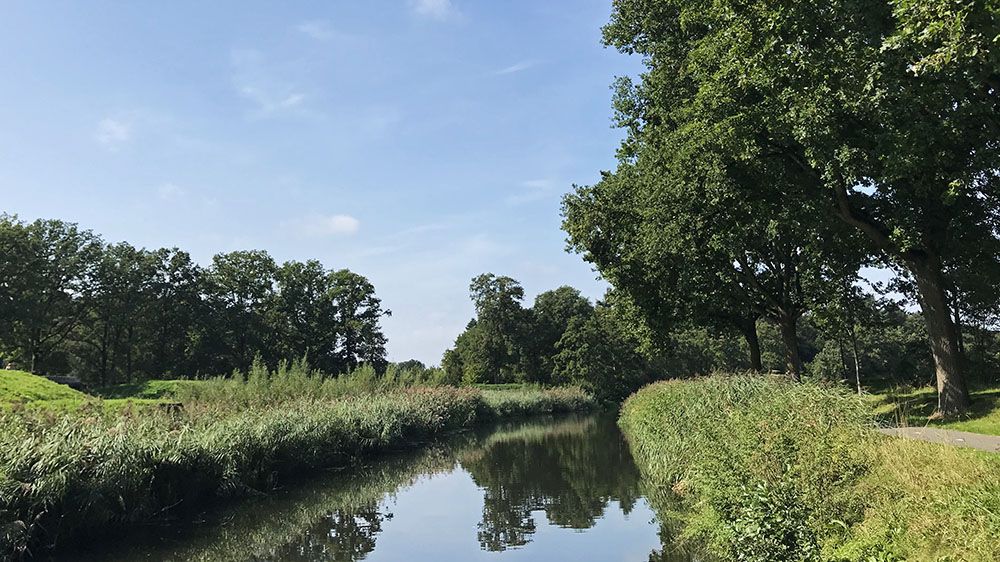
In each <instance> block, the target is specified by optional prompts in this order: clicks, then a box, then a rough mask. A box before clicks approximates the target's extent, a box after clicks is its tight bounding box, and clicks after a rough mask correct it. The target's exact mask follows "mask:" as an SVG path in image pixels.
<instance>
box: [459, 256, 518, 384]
mask: <svg viewBox="0 0 1000 562" xmlns="http://www.w3.org/2000/svg"><path fill="white" fill-rule="evenodd" d="M469 295H470V296H471V298H472V303H473V305H474V306H475V309H476V324H475V332H474V333H473V334H472V337H470V340H472V341H474V342H475V344H476V348H477V349H475V352H474V355H475V356H476V358H477V359H478V361H472V362H470V365H474V366H475V370H473V371H468V370H467V373H470V374H473V376H474V378H475V380H476V381H477V382H489V383H499V382H510V381H512V380H513V379H514V377H515V373H514V370H515V368H516V367H517V365H518V363H519V361H520V358H521V355H522V349H523V343H524V338H525V336H526V327H527V322H528V315H527V313H526V312H525V310H524V308H522V306H521V301H522V300H523V299H524V288H523V287H521V284H520V283H518V282H517V281H516V280H514V279H512V278H510V277H506V276H499V277H498V276H496V275H494V274H492V273H484V274H482V275H478V276H476V277H474V278H473V279H472V283H471V284H470V285H469ZM470 351H471V350H470Z"/></svg>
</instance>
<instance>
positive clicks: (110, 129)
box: [94, 117, 132, 150]
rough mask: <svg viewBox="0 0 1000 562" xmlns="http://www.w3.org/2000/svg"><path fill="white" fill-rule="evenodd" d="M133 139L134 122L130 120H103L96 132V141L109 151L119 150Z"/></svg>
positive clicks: (109, 118)
mask: <svg viewBox="0 0 1000 562" xmlns="http://www.w3.org/2000/svg"><path fill="white" fill-rule="evenodd" d="M131 139H132V122H131V121H130V120H124V119H115V118H111V117H108V118H105V119H101V121H100V122H99V123H98V124H97V130H96V131H95V132H94V140H96V141H97V142H98V143H100V144H101V145H103V146H104V147H105V148H107V149H109V150H117V149H118V148H119V147H120V146H121V145H123V144H125V143H126V142H128V141H129V140H131Z"/></svg>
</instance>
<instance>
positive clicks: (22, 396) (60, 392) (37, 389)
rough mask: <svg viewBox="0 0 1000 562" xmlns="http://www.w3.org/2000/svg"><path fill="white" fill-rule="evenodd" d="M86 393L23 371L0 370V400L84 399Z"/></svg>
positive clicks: (9, 401)
mask: <svg viewBox="0 0 1000 562" xmlns="http://www.w3.org/2000/svg"><path fill="white" fill-rule="evenodd" d="M86 398H87V395H86V394H84V393H82V392H80V391H78V390H73V389H72V388H70V387H68V386H66V385H64V384H57V383H54V382H52V381H50V380H49V379H47V378H45V377H39V376H35V375H32V374H31V373H26V372H24V371H0V402H6V403H11V402H35V401H38V400H84V399H86Z"/></svg>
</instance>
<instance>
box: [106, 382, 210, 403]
mask: <svg viewBox="0 0 1000 562" xmlns="http://www.w3.org/2000/svg"><path fill="white" fill-rule="evenodd" d="M199 384H201V381H192V380H164V381H160V380H153V381H145V382H138V383H132V384H118V385H113V386H105V387H101V388H98V389H96V390H94V392H93V394H94V395H95V396H99V397H101V398H106V399H122V398H139V399H144V400H172V399H175V398H177V396H178V394H180V393H181V392H183V391H184V390H186V389H188V388H191V387H195V386H198V385H199Z"/></svg>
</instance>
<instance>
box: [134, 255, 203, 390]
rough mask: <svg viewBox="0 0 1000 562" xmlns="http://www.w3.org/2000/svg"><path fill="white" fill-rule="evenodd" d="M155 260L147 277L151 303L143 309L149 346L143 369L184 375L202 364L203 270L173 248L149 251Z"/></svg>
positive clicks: (159, 374) (157, 374)
mask: <svg viewBox="0 0 1000 562" xmlns="http://www.w3.org/2000/svg"><path fill="white" fill-rule="evenodd" d="M153 256H154V258H155V259H156V260H157V262H158V264H157V267H156V271H155V273H154V274H153V278H152V279H150V281H149V283H150V287H149V290H150V293H151V299H152V301H153V302H152V304H151V305H150V308H149V309H148V310H147V313H148V317H147V318H146V321H147V322H148V323H149V332H150V344H151V346H152V349H151V350H150V359H149V365H148V366H147V368H146V370H145V372H146V374H147V375H149V376H151V377H166V378H171V377H175V378H176V377H187V376H194V375H197V374H198V372H199V370H200V368H202V352H203V351H204V350H203V349H202V348H201V346H200V345H199V335H200V334H202V333H203V332H204V328H205V323H206V319H207V317H208V316H209V313H208V308H207V307H206V305H205V301H204V300H203V299H202V295H201V288H202V287H203V286H204V281H203V279H202V277H203V276H204V270H203V269H202V268H201V267H200V266H198V264H196V263H195V262H194V260H192V259H191V255H190V254H188V253H187V252H184V251H182V250H179V249H177V248H171V249H159V250H156V251H155V252H154V253H153Z"/></svg>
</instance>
